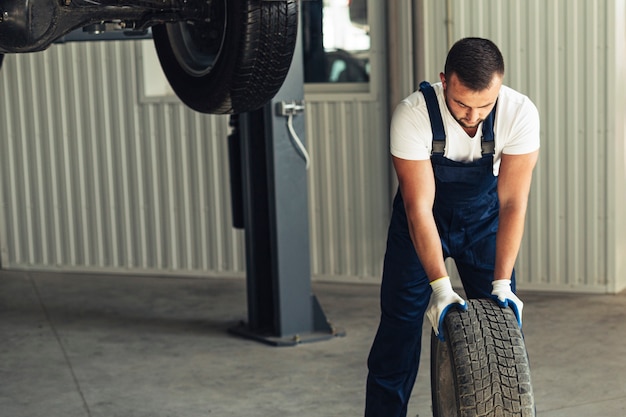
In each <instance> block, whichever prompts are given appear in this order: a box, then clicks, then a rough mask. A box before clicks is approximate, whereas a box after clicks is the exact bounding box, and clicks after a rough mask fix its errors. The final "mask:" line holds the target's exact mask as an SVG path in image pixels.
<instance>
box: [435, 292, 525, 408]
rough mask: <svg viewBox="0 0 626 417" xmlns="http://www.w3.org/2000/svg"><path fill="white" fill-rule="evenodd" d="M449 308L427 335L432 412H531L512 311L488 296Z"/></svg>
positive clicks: (519, 336)
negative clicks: (439, 326) (440, 333)
mask: <svg viewBox="0 0 626 417" xmlns="http://www.w3.org/2000/svg"><path fill="white" fill-rule="evenodd" d="M468 304H469V305H468V310H467V312H462V311H460V310H457V309H452V310H450V311H449V312H448V313H447V314H446V317H445V319H444V323H445V324H444V325H445V327H444V335H445V342H441V341H440V340H439V339H438V338H437V337H436V336H435V334H434V332H433V333H432V336H431V389H432V401H433V416H434V417H478V416H497V417H512V416H523V417H533V416H535V401H534V397H533V390H532V384H531V380H530V365H529V361H528V354H527V352H526V346H525V344H524V337H523V335H522V332H521V330H520V328H519V326H518V324H517V319H516V317H515V314H514V313H513V310H511V309H510V308H501V307H499V306H498V305H497V304H496V302H495V301H493V300H489V299H483V300H468Z"/></svg>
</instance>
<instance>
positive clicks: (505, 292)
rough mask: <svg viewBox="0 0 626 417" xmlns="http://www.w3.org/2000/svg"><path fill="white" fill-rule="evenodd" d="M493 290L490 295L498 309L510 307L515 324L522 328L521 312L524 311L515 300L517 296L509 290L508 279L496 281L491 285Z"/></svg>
mask: <svg viewBox="0 0 626 417" xmlns="http://www.w3.org/2000/svg"><path fill="white" fill-rule="evenodd" d="M492 286H493V290H492V291H491V295H492V296H493V298H494V299H495V300H496V301H497V302H498V305H499V306H500V307H503V308H506V307H511V309H512V310H513V312H514V313H515V317H516V318H517V324H518V325H519V327H520V328H521V327H522V310H523V309H524V303H522V300H520V299H519V298H517V295H515V294H513V291H512V290H511V280H510V279H498V280H495V281H493V283H492Z"/></svg>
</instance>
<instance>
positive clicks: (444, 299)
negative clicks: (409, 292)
mask: <svg viewBox="0 0 626 417" xmlns="http://www.w3.org/2000/svg"><path fill="white" fill-rule="evenodd" d="M430 287H431V288H432V290H433V293H432V295H431V296H430V302H429V303H428V307H427V308H426V316H427V317H428V320H430V324H431V326H432V327H433V330H434V331H435V335H436V336H437V337H438V338H439V340H441V341H444V340H445V339H444V336H443V319H444V318H445V317H446V313H447V312H448V310H449V309H450V308H451V307H457V308H459V309H460V310H462V311H466V310H467V302H465V300H464V299H463V298H461V296H460V295H458V294H457V293H455V292H454V290H453V289H452V284H451V283H450V277H442V278H439V279H436V280H434V281H433V282H431V283H430Z"/></svg>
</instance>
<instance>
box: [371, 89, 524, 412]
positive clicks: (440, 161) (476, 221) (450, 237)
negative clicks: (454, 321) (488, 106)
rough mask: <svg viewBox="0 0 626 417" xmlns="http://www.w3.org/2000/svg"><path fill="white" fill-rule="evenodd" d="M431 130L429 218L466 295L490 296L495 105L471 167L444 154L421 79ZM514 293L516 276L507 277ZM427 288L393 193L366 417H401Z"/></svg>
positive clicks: (432, 101)
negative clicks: (432, 184)
mask: <svg viewBox="0 0 626 417" xmlns="http://www.w3.org/2000/svg"><path fill="white" fill-rule="evenodd" d="M420 90H421V91H422V93H423V94H424V97H425V99H426V104H427V107H428V112H429V117H430V121H431V127H432V131H433V151H432V154H431V162H432V166H433V172H434V176H435V187H436V190H435V201H434V205H433V214H434V217H435V223H436V225H437V229H438V231H439V236H440V238H441V245H442V248H443V255H444V258H448V257H451V258H453V259H454V261H455V263H456V266H457V270H458V271H459V275H460V277H461V281H462V282H463V288H464V290H465V294H466V296H467V298H491V289H492V286H491V283H492V281H493V272H494V265H495V254H496V231H497V229H498V211H499V202H498V195H497V184H498V178H497V177H496V176H494V175H493V153H494V132H493V121H494V115H495V107H494V109H493V111H492V112H491V113H490V114H489V116H488V117H487V119H485V120H484V121H483V129H482V135H483V137H482V143H481V144H482V149H483V156H482V158H481V159H479V160H476V161H474V162H470V163H461V162H456V161H452V160H450V159H448V158H446V157H444V156H443V151H444V147H445V131H444V128H443V121H442V118H441V113H440V109H439V104H438V102H437V98H436V95H435V92H434V90H433V88H432V87H431V86H430V84H428V83H426V82H423V83H422V84H420ZM511 288H512V290H513V291H515V272H513V274H512V276H511ZM431 292H432V291H431V288H430V285H429V280H428V277H427V276H426V273H425V272H424V268H423V267H422V265H421V263H420V261H419V259H418V257H417V253H416V252H415V247H414V245H413V242H412V241H411V237H410V235H409V229H408V223H407V217H406V212H405V210H404V203H403V201H402V195H401V194H400V191H399V190H398V192H397V194H396V197H395V199H394V202H393V214H392V217H391V223H390V225H389V232H388V237H387V251H386V254H385V261H384V268H383V277H382V285H381V294H380V303H381V319H380V324H379V327H378V332H377V334H376V337H375V338H374V342H373V344H372V348H371V351H370V355H369V358H368V368H369V374H368V377H367V398H366V407H365V416H366V417H374V416H380V417H396V416H402V417H404V416H406V414H407V405H408V402H409V398H410V396H411V391H412V389H413V385H414V383H415V378H416V377H417V370H418V365H419V358H420V352H421V346H422V323H423V321H424V314H425V312H426V307H427V306H428V302H429V299H430V294H431Z"/></svg>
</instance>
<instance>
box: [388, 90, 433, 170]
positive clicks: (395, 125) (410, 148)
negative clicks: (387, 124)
mask: <svg viewBox="0 0 626 417" xmlns="http://www.w3.org/2000/svg"><path fill="white" fill-rule="evenodd" d="M431 142H432V132H431V129H430V121H429V120H428V114H427V113H426V114H424V113H423V112H420V111H417V110H416V108H415V106H413V105H412V104H411V103H410V102H409V101H407V100H405V101H402V102H400V104H398V106H397V107H396V109H395V111H394V112H393V117H392V118H391V129H390V150H391V154H392V155H393V156H395V157H397V158H401V159H407V160H413V161H417V160H425V159H429V158H430V147H431V145H430V144H431Z"/></svg>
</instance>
